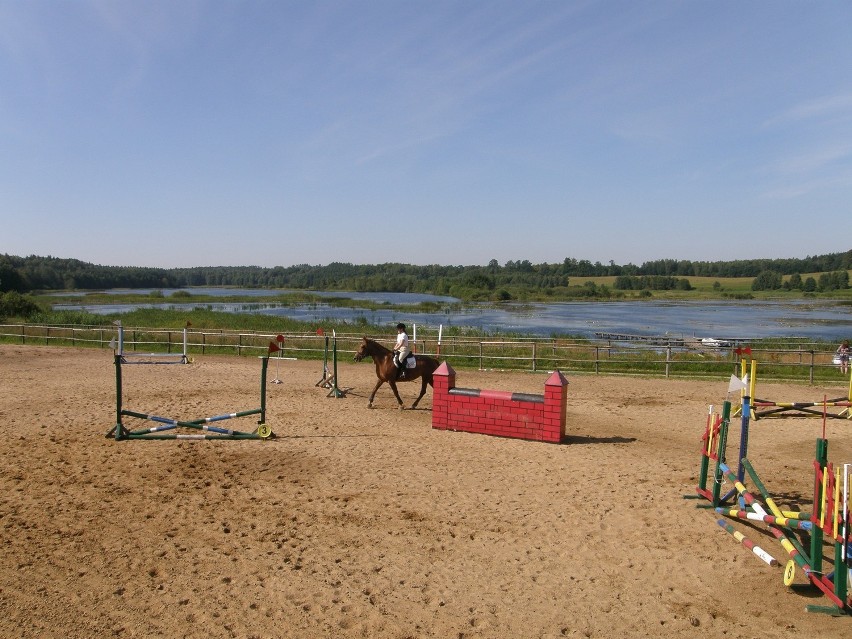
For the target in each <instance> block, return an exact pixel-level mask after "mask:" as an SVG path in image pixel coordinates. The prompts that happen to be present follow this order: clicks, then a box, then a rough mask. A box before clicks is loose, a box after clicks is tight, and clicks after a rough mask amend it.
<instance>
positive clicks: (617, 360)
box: [0, 324, 839, 384]
mask: <svg viewBox="0 0 852 639" xmlns="http://www.w3.org/2000/svg"><path fill="white" fill-rule="evenodd" d="M116 333H117V330H116V328H115V327H113V326H76V325H75V326H60V325H35V324H0V343H17V344H35V345H45V346H75V347H76V346H79V347H83V346H85V347H93V348H105V349H106V348H109V347H110V342H111V341H112V340H113V339H115V337H116ZM283 335H284V343H283V351H282V356H284V357H296V358H299V359H322V358H323V356H324V354H325V353H324V351H325V337H324V336H321V335H316V334H312V333H292V334H291V333H283ZM276 337H277V334H270V333H263V332H252V331H233V330H224V329H223V330H209V329H205V330H201V329H187V351H188V354H190V355H193V354H197V355H207V354H220V355H221V354H230V355H238V356H239V355H258V354H261V353H263V352H264V351H266V350H267V348H268V345H269V342H270V341H272V340H275V339H276ZM183 340H184V337H183V330H182V329H162V328H145V327H127V326H126V327H124V349H125V350H126V351H138V352H143V353H150V352H157V353H175V352H181V351H182V349H183V345H184V342H183ZM360 340H361V335H360V334H357V335H356V334H341V333H338V334H337V350H338V354H339V356H340V357H341V359H343V360H345V359H347V358H348V356H349V355H350V354H354V353H355V351H356V350H357V348H358V343H359V342H360ZM379 341H384V342H386V344H387V345H388V346H390V345H391V344H392V343H393V341H394V336H390V335H389V336H387V337H386V338H385V339H382V338H380V339H379ZM413 347H414V350H415V351H416V352H417V353H422V354H427V355H433V356H437V357H438V358H439V359H441V360H445V361H448V362H451V363H452V365H453V366H456V367H467V368H479V369H480V370H526V371H531V372H546V371H553V370H556V369H559V370H561V371H564V372H566V373H586V374H597V375H649V376H656V377H718V376H728V375H730V374H731V373H735V374H739V356H738V355H737V354H736V353H735V351H734V349H731V348H726V349H716V350H712V349H706V348H702V347H701V345H700V344H699V343H697V342H696V343H695V344H691V343H690V342H689V340H683V339H678V340H673V342H672V344H669V345H664V344H660V343H659V342H655V343H653V344H647V343H641V342H621V341H615V340H611V339H597V340H564V339H546V338H529V339H512V340H505V341H501V340H495V339H488V340H483V339H475V338H466V337H458V336H445V337H444V338H443V339H442V341H441V343H440V344H438V342H437V340H436V339H432V338H428V339H418V340H417V341H416V342H413ZM829 348H831V346H830V345H826V344H811V343H802V344H799V345H797V346H796V347H795V348H789V349H760V350H758V349H755V348H754V347H752V354H751V355H750V356H749V357H751V358H754V359H757V360H759V361H760V366H761V377H762V378H770V379H787V380H795V381H807V382H808V383H811V384H813V383H814V382H815V380H817V379H820V380H825V379H834V378H836V377H837V376H838V375H839V373H838V372H837V371H836V367H835V366H834V365H833V364H832V357H833V351H832V350H828V349H829ZM838 381H839V378H838Z"/></svg>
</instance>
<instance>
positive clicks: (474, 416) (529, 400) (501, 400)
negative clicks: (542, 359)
mask: <svg viewBox="0 0 852 639" xmlns="http://www.w3.org/2000/svg"><path fill="white" fill-rule="evenodd" d="M432 384H433V393H432V428H437V429H440V430H460V431H464V432H467V433H481V434H483V435H496V436H498V437H515V438H518V439H531V440H534V441H541V442H552V443H556V444H558V443H559V442H561V441H562V440H563V439H564V438H565V434H566V432H565V407H566V405H567V400H568V380H567V379H565V376H564V375H562V373H560V372H559V371H554V373H553V374H552V375H551V376H550V377H548V378H547V381H546V382H545V383H544V395H529V394H526V393H511V392H508V391H497V390H480V389H476V388H456V372H455V371H454V370H453V368H452V367H451V366H450V365H449V364H447V362H444V363H442V364H441V366H439V367H438V370H436V371H435V372H434V373H433V374H432Z"/></svg>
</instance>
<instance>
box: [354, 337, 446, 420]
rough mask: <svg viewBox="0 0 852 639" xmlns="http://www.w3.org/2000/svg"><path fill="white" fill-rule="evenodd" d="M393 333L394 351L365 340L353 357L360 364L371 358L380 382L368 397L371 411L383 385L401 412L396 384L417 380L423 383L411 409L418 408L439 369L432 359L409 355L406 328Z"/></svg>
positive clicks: (401, 406) (375, 342) (424, 356)
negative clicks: (410, 359)
mask: <svg viewBox="0 0 852 639" xmlns="http://www.w3.org/2000/svg"><path fill="white" fill-rule="evenodd" d="M396 333H397V335H396V342H395V343H394V347H393V350H390V349H388V348H385V347H384V346H382V345H381V344H379V343H378V342H377V341H375V340H372V339H368V338H366V337H364V338H363V339H362V340H361V346H360V347H359V349H358V351H357V352H356V353H355V361H356V362H360V361H361V360H362V359H364V358H365V357H371V358H372V359H373V363H374V364H375V365H376V377H378V378H379V381H378V382H377V383H376V386H375V388H373V392H372V394H371V395H370V402H369V407H370V408H372V407H373V399H374V398H375V396H376V392H377V391H378V390H379V387H380V386H381V385H382V384H384V383H385V382H387V384H388V386H390V387H391V390H392V391H393V394H394V396H395V397H396V401H397V403H398V404H399V407H400V408H403V407H404V406H403V403H402V399H401V398H400V396H399V391H398V390H397V388H396V382H397V381H401V382H411V381H414V380H416V379H420V380H422V382H421V385H420V395H419V396H418V397H417V399H416V400H414V403H413V404H412V405H411V408H417V404H418V402H420V400H421V399H422V398H423V395H425V394H426V387H427V386H431V385H432V373H434V372H435V369H437V368H438V366H440V362H439V361H438V360H437V359H435V358H434V357H428V356H426V355H412V354H411V348H410V347H409V344H408V334H407V333H406V332H405V324H402V323H400V324H397V325H396ZM409 357H411V358H413V359H414V362H413V365H412V366H411V367H410V368H409V367H408V364H407V360H408V359H409Z"/></svg>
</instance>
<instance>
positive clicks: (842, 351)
mask: <svg viewBox="0 0 852 639" xmlns="http://www.w3.org/2000/svg"><path fill="white" fill-rule="evenodd" d="M837 356H838V357H839V358H840V372H841V373H843V374H844V375H845V374H846V373H848V372H849V340H848V339H845V340H843V343H842V344H840V346H838V347H837Z"/></svg>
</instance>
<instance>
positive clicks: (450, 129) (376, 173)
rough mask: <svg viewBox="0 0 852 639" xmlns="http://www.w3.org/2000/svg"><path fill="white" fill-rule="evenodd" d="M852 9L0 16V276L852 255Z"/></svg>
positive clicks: (90, 7)
mask: <svg viewBox="0 0 852 639" xmlns="http://www.w3.org/2000/svg"><path fill="white" fill-rule="evenodd" d="M850 33H852V3H850V2H846V1H845V0H837V1H833V2H804V1H798V0H797V1H791V0H773V1H771V2H770V1H753V2H742V1H721V2H710V1H707V2H700V1H697V0H678V1H665V0H649V1H647V2H636V1H635V0H624V1H617V0H608V1H576V2H572V1H567V0H565V1H555V0H554V1H549V2H529V1H526V0H523V1H522V0H516V1H504V0H487V1H486V0H478V1H475V0H466V1H457V2H444V1H441V0H429V1H428V2H413V1H403V0H394V1H390V0H375V1H372V0H364V1H361V2H338V1H322V0H320V1H316V2H311V1H307V2H306V1H303V0H299V1H282V0H275V1H270V2H265V1H259V0H255V1H248V2H241V1H238V0H208V1H201V2H195V1H192V0H165V1H159V0H146V1H145V2H137V1H126V2H125V1H123V0H104V1H89V0H79V1H70V0H52V1H47V0H28V1H27V2H23V1H19V0H0V253H9V254H12V255H21V256H24V255H31V254H34V255H53V256H56V257H68V258H76V259H81V260H84V261H88V262H94V263H97V264H107V265H127V266H158V267H178V266H208V265H260V266H275V265H283V266H287V265H292V264H302V263H308V264H328V263H329V262H333V261H342V262H352V263H356V264H372V263H382V262H390V261H396V262H407V263H411V264H465V265H467V264H486V263H488V261H489V260H491V259H496V260H497V261H498V262H500V263H501V264H502V263H505V262H506V261H507V260H523V259H527V260H530V261H531V262H533V263H539V262H561V261H562V260H563V259H564V258H565V257H573V258H577V259H588V260H591V261H592V262H595V261H600V262H603V263H608V262H609V261H610V260H612V261H614V262H615V263H617V264H627V263H631V262H632V263H634V264H641V263H642V262H644V261H647V260H655V259H663V258H674V259H689V260H711V261H712V260H733V259H749V258H755V257H770V258H771V257H805V256H807V255H816V254H823V253H834V252H840V251H846V250H849V248H850V247H851V246H852V232H850V219H852V216H850V206H852V37H850V35H849V34H850Z"/></svg>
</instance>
